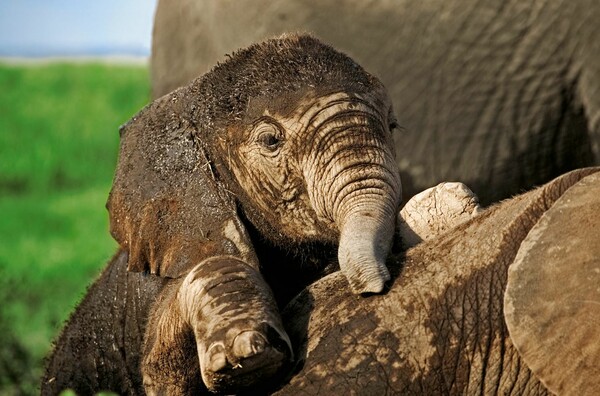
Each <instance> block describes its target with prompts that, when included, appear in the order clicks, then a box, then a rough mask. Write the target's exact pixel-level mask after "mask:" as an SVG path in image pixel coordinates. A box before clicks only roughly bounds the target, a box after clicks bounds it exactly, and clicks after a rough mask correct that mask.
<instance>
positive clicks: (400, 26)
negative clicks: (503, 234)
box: [151, 0, 600, 203]
mask: <svg viewBox="0 0 600 396" xmlns="http://www.w3.org/2000/svg"><path fill="white" fill-rule="evenodd" d="M598 20H600V6H598V4H597V2H595V1H594V0H576V1H550V2H549V1H541V0H536V1H530V2H522V1H518V0H511V1H501V2H498V1H493V0H467V1H464V0H452V1H434V0H427V1H422V2H408V1H391V0H380V1H368V2H364V1H357V0H343V1H319V2H308V1H305V0H292V1H288V0H286V1H274V2H266V1H259V2H256V1H250V0H243V1H215V0H206V1H193V0H170V1H165V0H162V1H159V4H158V9H157V12H156V19H155V26H154V35H153V47H152V60H151V71H152V84H153V94H154V96H155V97H158V96H161V95H163V94H165V93H167V92H169V91H170V90H172V89H174V88H176V87H178V86H181V85H184V84H187V82H188V81H190V80H191V79H192V78H194V77H196V76H197V75H199V74H201V73H204V72H206V71H207V70H208V69H209V68H210V67H212V65H213V64H214V63H215V62H216V61H218V60H220V59H223V56H224V54H226V53H230V52H232V51H234V50H236V49H237V48H240V47H243V46H245V45H247V44H249V43H251V42H254V41H257V40H260V39H262V38H264V37H266V36H271V35H274V34H279V33H281V32H284V31H294V30H302V31H311V32H314V33H315V34H316V35H317V36H318V37H320V38H322V39H323V40H324V41H326V42H328V43H330V44H332V45H333V46H335V47H336V48H339V49H341V50H342V51H345V52H347V53H348V54H349V55H351V56H352V57H353V58H354V59H356V60H357V61H358V62H359V63H360V64H362V65H363V66H364V67H365V68H366V69H367V70H370V71H371V72H372V73H374V74H375V75H376V76H378V77H379V78H380V79H381V80H382V81H383V83H384V84H385V86H386V87H387V88H388V91H389V92H390V94H391V97H392V101H393V103H394V107H395V111H396V114H397V115H398V118H399V122H400V125H402V126H403V127H404V128H405V131H404V132H403V133H400V134H397V136H396V150H397V154H398V156H397V158H398V162H399V165H400V168H401V171H402V177H403V179H402V183H403V188H404V193H405V198H408V197H410V196H412V195H413V194H414V193H416V192H418V191H421V190H423V189H424V188H427V187H429V186H432V185H434V184H437V183H438V182H440V181H445V180H457V181H462V182H464V183H466V184H467V185H469V186H470V187H471V188H472V189H473V190H474V192H475V193H476V194H477V195H478V196H479V197H480V199H481V201H482V203H489V202H492V201H496V200H498V199H500V198H505V197H508V196H510V195H513V194H515V193H518V192H520V191H522V190H524V189H526V188H530V187H531V186H533V185H536V184H541V183H543V182H546V181H548V180H550V179H551V178H552V177H555V176H558V175H559V174H562V173H564V172H565V171H567V170H571V169H574V168H578V167H581V166H586V165H589V164H591V163H593V162H595V161H597V155H598V144H597V143H598V135H599V133H600V34H599V33H598V29H597V28H596V26H597V21H598ZM594 156H596V160H595V159H594Z"/></svg>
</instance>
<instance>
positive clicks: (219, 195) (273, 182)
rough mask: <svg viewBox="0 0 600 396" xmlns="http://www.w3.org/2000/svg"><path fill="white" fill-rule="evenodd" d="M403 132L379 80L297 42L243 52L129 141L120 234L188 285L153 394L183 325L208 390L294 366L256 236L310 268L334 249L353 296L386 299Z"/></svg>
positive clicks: (134, 266)
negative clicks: (308, 252)
mask: <svg viewBox="0 0 600 396" xmlns="http://www.w3.org/2000/svg"><path fill="white" fill-rule="evenodd" d="M394 125H395V119H394V115H393V112H392V108H391V102H390V100H389V98H388V96H387V94H386V91H385V89H384V87H383V85H382V84H381V83H380V82H379V81H378V80H377V79H376V78H374V77H373V76H371V75H370V74H368V73H367V72H365V71H364V70H363V69H362V68H361V67H360V66H358V65H357V64H356V63H355V62H354V61H352V60H351V59H350V58H349V57H347V56H346V55H344V54H341V53H339V52H337V51H335V50H334V49H332V48H331V47H329V46H327V45H324V44H322V43H321V42H319V41H318V40H316V39H315V38H313V37H310V36H298V35H290V36H282V37H280V38H276V39H271V40H268V41H265V42H263V43H259V44H255V45H252V46H250V47H248V48H246V49H243V50H240V51H238V52H236V53H234V54H233V55H232V56H231V57H230V58H229V59H228V60H227V61H226V62H223V63H222V64H219V65H217V66H216V67H215V68H214V69H213V70H212V71H210V72H209V73H207V74H205V75H204V76H202V77H200V78H198V79H196V80H195V81H194V82H192V83H191V84H190V85H188V86H186V87H183V88H181V89H178V90H176V91H175V92H173V93H171V94H169V95H166V96H163V97H162V98H160V99H158V100H156V101H154V102H153V103H152V104H150V105H149V106H148V107H146V108H145V109H144V110H142V111H141V112H140V113H139V114H138V115H136V116H135V117H133V119H132V120H131V121H130V122H129V123H128V124H126V125H125V126H124V127H123V128H122V130H121V150H120V156H119V164H118V167H117V172H116V176H115V179H114V184H113V189H112V191H111V194H110V198H109V201H108V209H109V212H110V219H111V232H112V234H113V236H114V237H115V239H116V240H117V241H118V242H119V243H120V245H121V246H122V247H123V248H124V249H125V250H127V251H128V253H129V257H128V269H129V270H130V271H149V272H151V273H153V274H156V275H159V276H163V277H169V278H177V277H180V276H183V275H185V276H186V277H185V280H184V281H183V282H182V286H181V287H180V288H179V291H178V292H176V293H174V294H173V295H172V296H171V297H170V299H167V300H166V301H162V302H160V303H158V302H157V305H156V308H155V311H156V312H158V313H157V314H156V315H153V318H152V323H153V324H152V325H151V326H149V328H150V329H154V330H152V331H153V333H151V334H148V333H147V334H146V341H145V342H146V345H145V355H146V356H145V360H144V361H145V363H144V365H143V367H142V371H144V373H145V374H144V381H145V383H146V384H147V389H149V388H151V387H152V385H151V384H154V383H156V381H152V378H151V377H152V376H153V375H154V374H152V373H159V372H160V371H161V367H162V365H163V363H162V362H163V360H164V359H165V356H167V358H168V356H169V354H168V352H169V351H166V350H164V345H166V341H165V340H166V339H175V338H176V334H174V333H178V332H179V331H180V330H181V332H185V329H184V328H186V327H189V328H191V329H193V331H194V334H195V338H196V344H197V350H198V355H199V360H200V366H201V371H202V378H203V379H204V382H205V384H206V385H207V386H208V387H209V389H211V390H213V391H233V390H236V389H241V388H242V387H247V386H248V385H249V384H252V383H257V382H260V381H262V380H263V379H264V377H270V376H272V375H273V373H275V372H276V371H277V368H278V367H279V366H280V365H283V364H284V362H285V361H288V360H289V358H290V356H291V346H290V343H289V339H288V338H287V336H286V333H285V330H284V329H283V326H282V323H281V319H280V317H279V314H278V311H277V304H276V302H275V301H274V298H273V296H272V292H271V290H270V288H269V287H267V286H266V283H264V281H263V280H262V279H261V276H260V274H259V270H260V268H261V266H262V265H261V264H262V263H259V262H258V261H259V260H258V259H257V255H256V254H255V250H254V248H253V244H252V242H251V238H250V234H249V232H248V231H247V230H251V232H252V235H251V236H255V235H254V233H258V237H259V238H261V239H264V240H267V241H270V243H272V244H275V245H278V246H280V247H282V248H283V249H288V250H291V251H292V252H294V254H297V255H300V256H301V255H303V254H305V248H306V247H307V246H311V245H313V244H315V243H325V244H331V245H335V244H338V245H339V248H338V257H339V263H340V267H341V269H342V271H343V272H344V274H345V275H346V278H347V279H348V281H349V283H350V286H351V288H352V290H353V291H354V292H355V293H364V292H373V293H378V292H381V291H382V290H383V288H384V284H385V282H386V281H387V280H388V279H389V273H388V270H387V268H386V265H385V260H386V257H387V255H388V252H389V251H390V247H391V242H392V238H393V235H394V228H395V219H396V213H397V210H398V206H399V202H400V196H401V186H400V179H399V173H398V169H397V166H396V161H395V154H394V150H393V142H392V137H391V130H392V129H393V127H394ZM250 226H251V227H250ZM281 265H283V264H281ZM173 301H175V303H173ZM174 311H177V312H178V313H177V314H176V315H179V313H181V316H182V317H183V319H182V320H179V319H173V315H175V314H173V312H174ZM173 323H179V325H180V326H182V327H181V329H180V330H175V329H176V328H177V329H179V327H178V326H179V325H177V326H175V325H173ZM163 325H164V326H163ZM156 329H159V330H156ZM272 330H275V331H272ZM157 334H162V336H158V335H157ZM165 364H170V363H165ZM242 366H243V367H244V370H238V369H237V368H238V367H242ZM257 373H260V374H257ZM148 384H150V385H148ZM221 384H226V385H227V386H228V388H223V387H222V386H221ZM158 391H160V390H158ZM150 393H152V392H150Z"/></svg>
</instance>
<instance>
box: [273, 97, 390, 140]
mask: <svg viewBox="0 0 600 396" xmlns="http://www.w3.org/2000/svg"><path fill="white" fill-rule="evenodd" d="M388 109H389V101H388V100H387V99H386V97H385V95H381V93H380V92H372V93H349V92H343V91H342V92H339V91H338V92H334V93H329V94H325V95H318V94H316V93H314V92H310V93H307V94H305V95H303V96H301V97H300V98H298V99H297V100H296V101H295V105H294V106H292V107H291V108H289V107H288V108H287V109H286V108H277V107H275V106H268V107H266V108H265V109H264V111H263V113H262V116H263V117H272V118H275V119H277V120H278V121H279V122H280V123H281V125H282V126H283V127H284V128H286V130H291V131H294V130H300V129H305V128H308V127H311V126H312V127H318V126H319V125H321V124H323V123H324V122H326V121H328V120H331V119H332V117H336V116H337V115H339V114H341V113H348V112H352V113H363V114H368V115H370V116H372V117H375V118H376V119H378V120H380V121H382V120H383V117H385V116H386V114H387V111H388Z"/></svg>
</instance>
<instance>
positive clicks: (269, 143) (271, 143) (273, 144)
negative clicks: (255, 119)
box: [256, 124, 283, 151]
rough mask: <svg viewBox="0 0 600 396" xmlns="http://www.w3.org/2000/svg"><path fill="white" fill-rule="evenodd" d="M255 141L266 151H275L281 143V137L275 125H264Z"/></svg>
mask: <svg viewBox="0 0 600 396" xmlns="http://www.w3.org/2000/svg"><path fill="white" fill-rule="evenodd" d="M256 141H257V142H258V144H260V145H261V146H263V147H264V148H266V149H267V150H269V151H275V150H277V148H279V146H280V145H281V143H282V142H283V136H282V134H281V132H280V130H279V129H278V128H277V127H276V126H275V125H273V124H266V125H263V126H262V127H261V128H260V130H259V132H258V136H257V138H256Z"/></svg>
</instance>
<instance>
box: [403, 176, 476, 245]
mask: <svg viewBox="0 0 600 396" xmlns="http://www.w3.org/2000/svg"><path fill="white" fill-rule="evenodd" d="M481 211H482V208H481V206H479V200H478V199H477V196H476V195H475V194H474V193H473V192H472V191H471V190H470V189H469V188H468V187H467V186H465V185H464V184H463V183H440V184H438V185H437V186H435V187H431V188H428V189H427V190H425V191H423V192H421V193H419V194H417V195H415V196H414V197H412V198H411V199H410V200H409V201H408V202H407V203H406V205H404V207H403V208H402V210H401V211H400V213H399V214H398V236H399V238H400V246H401V247H402V248H403V249H408V248H410V247H412V246H414V245H416V244H418V243H419V242H421V241H424V240H427V239H432V238H434V237H437V236H439V235H441V234H443V233H445V232H446V231H448V230H450V229H452V228H454V227H456V226H458V225H459V224H462V223H464V222H465V221H467V220H470V219H471V218H472V217H474V216H476V215H477V214H479V213H480V212H481Z"/></svg>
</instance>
